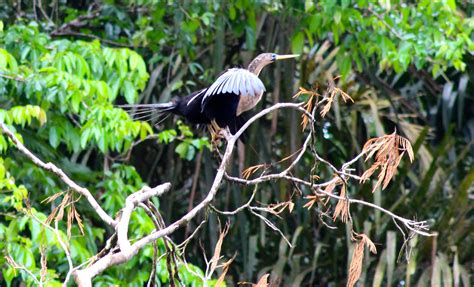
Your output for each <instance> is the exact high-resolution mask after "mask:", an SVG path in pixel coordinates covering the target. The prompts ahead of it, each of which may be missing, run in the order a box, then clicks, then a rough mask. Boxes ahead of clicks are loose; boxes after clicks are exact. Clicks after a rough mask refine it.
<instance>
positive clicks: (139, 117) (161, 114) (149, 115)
mask: <svg viewBox="0 0 474 287" xmlns="http://www.w3.org/2000/svg"><path fill="white" fill-rule="evenodd" d="M117 107H118V108H121V109H123V110H125V111H126V112H127V113H128V114H129V115H130V117H131V118H133V119H134V120H136V121H146V122H150V123H151V124H153V125H158V124H160V123H161V122H163V121H164V120H166V119H167V118H168V116H169V115H170V113H172V112H173V111H174V110H175V109H176V104H175V103H173V102H168V103H159V104H136V105H134V104H132V105H118V106H117Z"/></svg>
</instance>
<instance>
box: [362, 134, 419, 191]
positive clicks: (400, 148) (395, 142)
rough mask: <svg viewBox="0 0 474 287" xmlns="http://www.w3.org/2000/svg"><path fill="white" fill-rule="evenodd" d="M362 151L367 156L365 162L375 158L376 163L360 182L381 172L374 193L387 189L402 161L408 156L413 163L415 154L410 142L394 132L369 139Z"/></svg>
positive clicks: (363, 175)
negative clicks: (379, 189) (404, 156)
mask: <svg viewBox="0 0 474 287" xmlns="http://www.w3.org/2000/svg"><path fill="white" fill-rule="evenodd" d="M362 151H363V152H364V153H365V154H366V158H365V160H366V161H367V160H368V159H369V158H371V157H374V156H375V162H374V163H373V164H372V166H371V167H370V168H369V169H367V170H366V171H365V172H364V173H363V174H362V176H361V178H360V182H362V183H363V182H365V181H367V180H368V179H369V178H370V177H371V176H372V175H373V174H374V173H375V172H376V171H379V174H378V176H377V182H376V184H375V186H374V188H373V189H372V192H374V191H375V190H377V188H378V187H379V186H382V190H383V189H385V188H386V187H387V186H388V184H389V183H390V181H391V179H392V178H393V176H394V175H395V173H396V171H397V167H398V165H399V164H400V161H401V159H402V157H403V155H405V153H407V154H408V157H409V159H410V162H413V159H414V154H413V148H412V147H411V144H410V142H409V141H408V140H407V139H406V138H404V137H402V136H399V135H397V134H396V132H393V133H392V134H390V135H385V136H382V137H378V138H372V139H369V140H368V141H367V142H366V143H365V145H364V147H363V149H362Z"/></svg>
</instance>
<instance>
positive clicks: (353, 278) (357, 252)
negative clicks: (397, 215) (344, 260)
mask: <svg viewBox="0 0 474 287" xmlns="http://www.w3.org/2000/svg"><path fill="white" fill-rule="evenodd" d="M356 237H357V238H358V239H356V238H355V237H353V238H352V239H353V240H357V243H356V246H355V248H354V253H353V254H352V260H351V265H350V266H349V276H348V278H347V285H346V286H347V287H352V286H354V285H355V283H356V282H357V280H359V277H360V274H361V272H362V260H363V259H364V245H367V247H368V248H369V250H370V252H372V253H374V254H377V249H376V248H375V244H374V243H373V242H372V240H370V238H369V237H368V236H367V235H365V234H363V233H362V234H356Z"/></svg>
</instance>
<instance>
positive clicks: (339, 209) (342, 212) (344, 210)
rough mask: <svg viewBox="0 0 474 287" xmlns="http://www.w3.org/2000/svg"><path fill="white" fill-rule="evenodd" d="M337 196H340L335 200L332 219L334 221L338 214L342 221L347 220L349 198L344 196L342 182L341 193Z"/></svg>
mask: <svg viewBox="0 0 474 287" xmlns="http://www.w3.org/2000/svg"><path fill="white" fill-rule="evenodd" d="M339 196H340V197H342V198H341V199H339V200H338V201H337V204H336V208H335V209H334V214H333V217H332V219H333V220H334V221H336V219H337V218H338V217H339V216H340V217H341V220H342V222H347V221H348V220H349V200H348V199H347V198H345V197H346V185H345V184H342V188H341V194H340V195H339Z"/></svg>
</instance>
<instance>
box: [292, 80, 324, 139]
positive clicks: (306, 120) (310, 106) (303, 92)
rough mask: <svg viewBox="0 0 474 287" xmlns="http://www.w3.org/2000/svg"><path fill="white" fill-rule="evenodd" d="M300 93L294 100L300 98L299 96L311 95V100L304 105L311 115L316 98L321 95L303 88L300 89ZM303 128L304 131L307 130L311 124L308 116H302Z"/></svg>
mask: <svg viewBox="0 0 474 287" xmlns="http://www.w3.org/2000/svg"><path fill="white" fill-rule="evenodd" d="M299 89H300V90H299V92H298V93H296V94H295V95H294V96H293V98H294V99H295V98H298V97H299V96H301V95H309V99H308V101H307V102H306V103H305V104H304V105H303V107H304V109H305V110H306V111H307V112H308V113H310V114H311V112H312V111H313V107H314V103H315V101H316V97H317V96H319V94H318V93H317V92H316V91H310V90H306V89H305V88H302V87H300V88H299ZM301 118H302V120H301V126H302V127H303V128H302V129H303V131H304V130H305V129H306V127H307V126H308V123H309V117H308V115H307V114H302V115H301Z"/></svg>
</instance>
